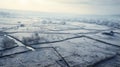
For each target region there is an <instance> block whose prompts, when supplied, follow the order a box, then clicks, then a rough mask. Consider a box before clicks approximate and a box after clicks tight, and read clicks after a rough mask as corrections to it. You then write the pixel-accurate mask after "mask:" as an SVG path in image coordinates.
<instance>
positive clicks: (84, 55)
mask: <svg viewBox="0 0 120 67" xmlns="http://www.w3.org/2000/svg"><path fill="white" fill-rule="evenodd" d="M1 26H2V27H1ZM1 26H0V27H1V28H0V31H1V32H0V67H120V31H119V29H116V28H111V27H107V26H102V25H97V24H89V23H84V22H66V23H65V24H63V23H62V24H58V23H46V24H43V23H40V22H37V23H31V24H24V26H20V25H19V24H12V25H9V24H2V25H1ZM111 30H113V31H114V35H113V36H111V35H105V34H102V33H103V32H110V31H111ZM35 33H37V34H35ZM34 34H35V35H34ZM35 36H37V37H39V38H38V39H36V38H37V37H35ZM4 38H8V39H10V40H13V41H14V42H15V45H13V46H11V47H10V48H3V47H2V46H3V44H2V41H3V39H4Z"/></svg>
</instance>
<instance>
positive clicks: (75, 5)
mask: <svg viewBox="0 0 120 67" xmlns="http://www.w3.org/2000/svg"><path fill="white" fill-rule="evenodd" d="M0 8H2V9H17V10H31V11H40V12H56V13H72V14H100V15H101V14H120V0H0Z"/></svg>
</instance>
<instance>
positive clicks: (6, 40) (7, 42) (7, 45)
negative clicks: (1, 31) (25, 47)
mask: <svg viewBox="0 0 120 67" xmlns="http://www.w3.org/2000/svg"><path fill="white" fill-rule="evenodd" d="M15 44H16V43H15V41H14V40H12V39H9V38H8V37H5V38H4V39H3V40H2V48H3V49H6V48H11V47H13V46H14V45H15Z"/></svg>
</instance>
